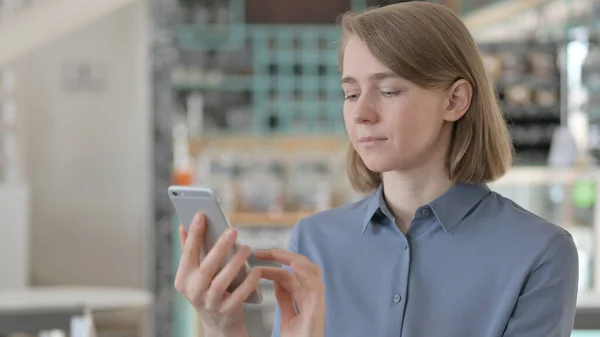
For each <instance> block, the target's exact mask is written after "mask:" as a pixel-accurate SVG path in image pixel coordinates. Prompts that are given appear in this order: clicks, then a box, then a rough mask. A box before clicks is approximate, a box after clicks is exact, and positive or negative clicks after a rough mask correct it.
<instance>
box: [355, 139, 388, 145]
mask: <svg viewBox="0 0 600 337" xmlns="http://www.w3.org/2000/svg"><path fill="white" fill-rule="evenodd" d="M386 140H387V138H385V137H361V138H359V139H358V142H359V143H360V144H361V145H363V146H366V147H373V146H376V145H378V144H380V143H382V142H384V141H386Z"/></svg>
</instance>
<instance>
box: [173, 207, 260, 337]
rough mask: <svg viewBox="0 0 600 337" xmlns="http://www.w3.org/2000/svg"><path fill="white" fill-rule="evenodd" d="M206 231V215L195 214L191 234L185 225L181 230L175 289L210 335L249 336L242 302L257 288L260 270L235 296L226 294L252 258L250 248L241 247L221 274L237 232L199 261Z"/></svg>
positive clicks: (230, 234) (233, 293)
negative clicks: (189, 304) (180, 254)
mask: <svg viewBox="0 0 600 337" xmlns="http://www.w3.org/2000/svg"><path fill="white" fill-rule="evenodd" d="M205 228H206V219H205V217H204V215H203V214H197V215H196V217H195V218H194V221H193V222H192V224H191V225H190V232H189V233H186V231H185V229H184V228H183V226H181V227H180V228H179V235H180V237H181V242H182V246H183V253H182V256H181V260H180V261H179V268H178V270H177V276H176V277H175V288H176V289H177V291H178V292H180V293H182V294H183V295H184V296H185V297H186V298H187V299H188V301H190V303H191V304H192V305H193V306H194V309H195V310H196V312H198V314H199V315H200V319H201V320H202V323H203V325H204V329H205V333H206V335H207V336H220V337H221V336H236V337H242V336H247V331H246V327H245V325H244V311H243V307H242V303H243V302H244V301H245V300H246V298H248V296H249V295H250V293H252V291H253V290H254V289H256V287H257V286H258V281H259V279H260V270H252V271H251V272H250V274H249V275H248V277H247V278H246V280H244V282H243V283H242V284H241V285H240V286H239V287H238V288H236V289H235V290H234V291H233V292H232V293H229V292H227V288H228V287H229V285H230V283H231V282H232V281H233V279H234V278H235V276H236V274H237V273H238V271H239V270H240V268H243V267H244V264H245V262H246V260H247V259H248V257H249V256H250V248H248V247H247V246H242V247H240V249H239V250H238V251H237V252H236V254H235V255H234V256H233V258H232V259H231V260H230V261H229V262H228V263H227V264H226V265H225V267H224V268H223V269H222V270H220V271H219V269H220V266H221V265H222V263H223V260H225V258H226V256H227V252H228V251H229V250H230V249H231V248H232V247H233V246H234V244H235V242H236V238H237V232H236V231H235V230H229V231H228V232H225V233H224V234H223V235H222V236H221V237H220V238H219V240H218V241H217V243H216V244H215V245H214V247H213V248H212V249H211V250H210V251H209V252H208V254H206V256H205V257H204V258H203V259H202V261H200V249H201V246H202V242H203V238H204V231H205Z"/></svg>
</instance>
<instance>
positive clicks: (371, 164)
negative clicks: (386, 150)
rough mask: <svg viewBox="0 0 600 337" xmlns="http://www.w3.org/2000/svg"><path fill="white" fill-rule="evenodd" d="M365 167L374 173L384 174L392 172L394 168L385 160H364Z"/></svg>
mask: <svg viewBox="0 0 600 337" xmlns="http://www.w3.org/2000/svg"><path fill="white" fill-rule="evenodd" d="M363 162H364V163H365V166H366V167H367V168H368V169H369V170H370V171H372V172H375V173H383V172H388V171H392V170H393V169H394V166H393V165H391V163H389V162H386V161H385V160H363Z"/></svg>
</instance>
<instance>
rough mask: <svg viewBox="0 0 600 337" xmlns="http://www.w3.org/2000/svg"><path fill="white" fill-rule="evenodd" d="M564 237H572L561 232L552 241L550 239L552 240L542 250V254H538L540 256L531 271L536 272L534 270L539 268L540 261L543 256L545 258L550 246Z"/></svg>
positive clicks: (567, 233)
mask: <svg viewBox="0 0 600 337" xmlns="http://www.w3.org/2000/svg"><path fill="white" fill-rule="evenodd" d="M565 236H568V237H572V236H571V234H570V233H569V232H563V233H561V234H559V235H557V236H555V237H554V239H552V240H551V241H550V242H549V243H548V245H547V246H546V248H545V249H544V251H543V252H542V254H540V256H539V257H538V259H537V261H536V262H535V265H534V267H533V269H532V270H536V269H537V268H538V267H539V265H540V262H541V261H542V259H543V258H544V256H546V253H548V250H549V249H550V247H551V246H552V245H553V244H554V243H555V242H556V241H557V240H558V239H560V238H562V237H565Z"/></svg>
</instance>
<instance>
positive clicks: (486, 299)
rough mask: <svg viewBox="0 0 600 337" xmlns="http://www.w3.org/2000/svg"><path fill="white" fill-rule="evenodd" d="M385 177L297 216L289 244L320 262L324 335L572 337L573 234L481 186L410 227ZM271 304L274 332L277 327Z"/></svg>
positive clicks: (427, 211) (458, 189)
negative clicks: (367, 191) (330, 205)
mask: <svg viewBox="0 0 600 337" xmlns="http://www.w3.org/2000/svg"><path fill="white" fill-rule="evenodd" d="M395 223H396V221H395V220H394V218H393V216H392V214H391V213H390V211H389V210H388V208H387V207H386V205H385V202H384V200H383V193H382V188H381V187H380V188H379V189H378V190H377V191H376V192H375V193H373V194H372V195H371V196H369V197H367V198H365V199H363V200H361V201H359V202H356V203H352V204H348V205H344V206H341V207H338V208H335V209H331V210H328V211H324V212H321V213H317V214H315V215H312V216H309V217H307V218H305V219H303V220H301V221H300V222H299V223H298V224H297V225H296V226H295V227H294V230H293V232H292V237H291V239H290V244H289V250H291V251H293V252H296V253H299V254H302V255H305V256H307V257H308V258H309V259H310V260H311V261H313V262H314V263H316V264H318V265H319V266H320V267H321V269H322V272H323V281H324V283H325V289H326V291H325V300H326V306H327V315H326V336H327V337H354V336H356V337H401V336H402V337H500V336H503V337H525V336H527V337H568V336H570V334H571V330H572V328H573V321H574V317H575V305H576V299H577V283H578V256H577V250H576V247H575V244H574V242H573V239H572V237H571V235H570V234H569V233H568V232H567V231H565V230H564V229H562V228H560V227H558V226H556V225H553V224H551V223H549V222H548V221H546V220H544V219H542V218H539V217H537V216H536V215H534V214H532V213H530V212H528V211H526V210H525V209H523V208H521V207H519V206H518V205H516V204H515V203H514V202H512V201H511V200H509V199H507V198H504V197H502V196H501V195H499V194H497V193H495V192H492V191H490V190H489V188H488V187H487V186H484V185H468V184H457V185H454V186H453V187H452V188H451V189H449V190H448V191H447V192H446V193H444V194H443V195H442V196H440V197H439V198H437V199H436V200H434V201H433V202H431V203H429V204H427V205H423V206H422V207H420V208H419V209H418V210H417V211H416V213H415V216H414V220H413V221H412V223H411V224H410V227H409V229H408V231H407V233H406V235H405V234H403V233H402V231H400V230H399V228H398V227H397V226H396V225H395ZM279 321H280V314H279V308H276V312H275V323H274V329H273V334H272V336H273V337H278V336H279Z"/></svg>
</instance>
